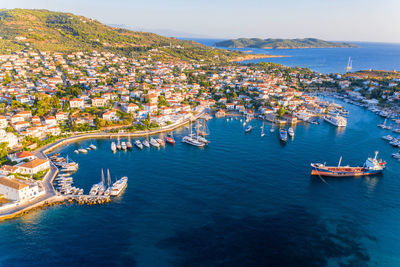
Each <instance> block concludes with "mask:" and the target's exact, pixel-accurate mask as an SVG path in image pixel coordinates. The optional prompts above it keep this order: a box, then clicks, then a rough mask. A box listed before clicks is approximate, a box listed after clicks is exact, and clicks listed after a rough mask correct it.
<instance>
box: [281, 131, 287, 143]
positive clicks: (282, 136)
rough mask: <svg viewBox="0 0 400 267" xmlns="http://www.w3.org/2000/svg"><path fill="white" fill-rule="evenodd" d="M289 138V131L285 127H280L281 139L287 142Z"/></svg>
mask: <svg viewBox="0 0 400 267" xmlns="http://www.w3.org/2000/svg"><path fill="white" fill-rule="evenodd" d="M287 138H288V135H287V131H286V129H284V128H280V129H279V139H280V140H281V141H283V142H286V141H287Z"/></svg>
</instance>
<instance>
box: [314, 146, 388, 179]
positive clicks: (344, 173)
mask: <svg viewBox="0 0 400 267" xmlns="http://www.w3.org/2000/svg"><path fill="white" fill-rule="evenodd" d="M377 157H378V151H376V152H375V157H374V158H371V157H369V158H367V160H366V161H365V163H364V165H363V166H361V167H350V166H343V167H342V166H340V163H341V161H342V158H340V160H339V164H338V166H326V165H325V164H322V163H311V167H312V171H311V175H318V176H328V177H354V176H366V175H374V174H380V173H382V172H383V170H384V169H385V167H386V162H385V161H383V160H382V159H378V158H377Z"/></svg>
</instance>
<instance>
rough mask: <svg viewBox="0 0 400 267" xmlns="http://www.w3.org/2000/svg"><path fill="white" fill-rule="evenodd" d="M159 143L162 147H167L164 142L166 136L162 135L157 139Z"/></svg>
mask: <svg viewBox="0 0 400 267" xmlns="http://www.w3.org/2000/svg"><path fill="white" fill-rule="evenodd" d="M156 141H157V143H159V144H160V146H165V142H164V134H163V133H160V137H159V138H156Z"/></svg>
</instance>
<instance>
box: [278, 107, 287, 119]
mask: <svg viewBox="0 0 400 267" xmlns="http://www.w3.org/2000/svg"><path fill="white" fill-rule="evenodd" d="M277 113H278V116H279V117H282V116H283V115H285V113H286V109H284V108H279V109H278V112H277Z"/></svg>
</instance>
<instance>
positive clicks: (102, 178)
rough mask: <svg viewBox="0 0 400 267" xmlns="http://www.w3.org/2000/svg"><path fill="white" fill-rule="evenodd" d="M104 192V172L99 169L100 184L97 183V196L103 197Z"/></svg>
mask: <svg viewBox="0 0 400 267" xmlns="http://www.w3.org/2000/svg"><path fill="white" fill-rule="evenodd" d="M105 190H106V188H105V180H104V172H103V169H101V182H100V183H99V190H98V194H99V195H103V194H104V191H105Z"/></svg>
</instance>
